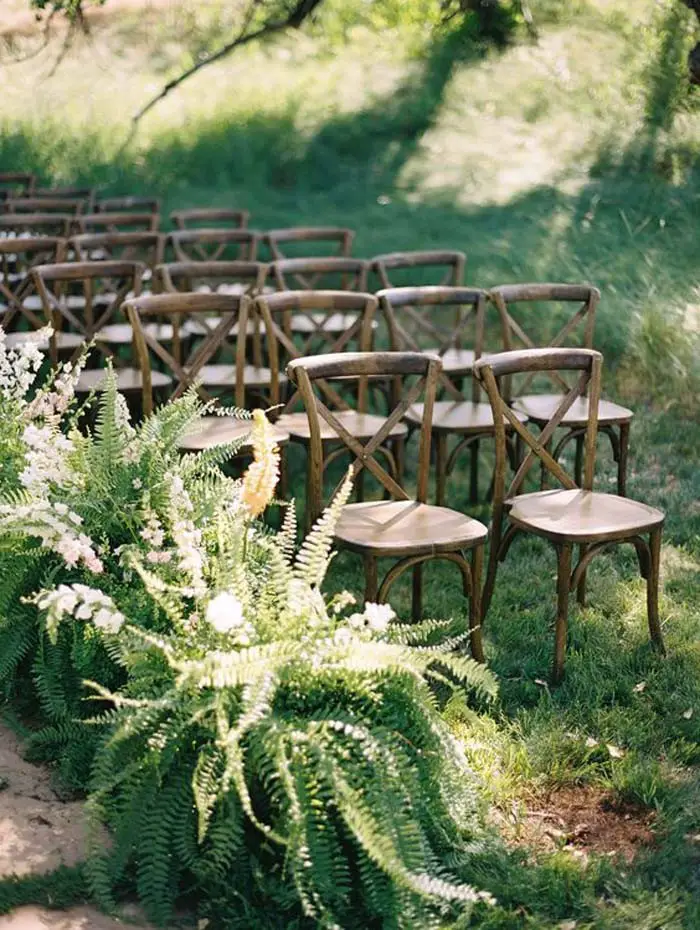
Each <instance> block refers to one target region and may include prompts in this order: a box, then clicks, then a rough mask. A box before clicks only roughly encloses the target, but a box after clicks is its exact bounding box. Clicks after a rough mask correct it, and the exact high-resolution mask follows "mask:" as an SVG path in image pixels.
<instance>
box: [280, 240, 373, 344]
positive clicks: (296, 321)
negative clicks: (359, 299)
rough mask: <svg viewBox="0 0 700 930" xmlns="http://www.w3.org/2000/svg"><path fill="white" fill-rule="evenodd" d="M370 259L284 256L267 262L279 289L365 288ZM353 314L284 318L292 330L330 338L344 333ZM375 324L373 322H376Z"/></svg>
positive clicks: (307, 315)
mask: <svg viewBox="0 0 700 930" xmlns="http://www.w3.org/2000/svg"><path fill="white" fill-rule="evenodd" d="M368 272H369V262H367V261H365V260H364V259H361V258H344V257H336V256H331V257H320V258H315V257H314V258H283V259H280V260H279V261H276V262H273V263H272V264H271V265H270V274H271V276H272V278H273V281H274V284H275V287H276V288H277V290H278V291H291V290H297V289H299V290H305V291H316V290H326V291H330V290H341V291H366V290H367V274H368ZM355 319H356V317H355V316H353V315H352V314H347V313H334V314H333V315H332V316H326V315H324V314H304V313H296V314H293V315H292V316H291V317H290V318H289V320H288V321H287V323H288V327H289V331H290V332H292V333H304V334H309V333H314V332H315V333H318V334H321V333H323V334H325V335H328V336H329V337H330V338H333V337H335V336H337V335H338V334H339V333H343V332H345V330H346V329H348V328H349V327H351V326H352V325H353V323H354V322H355ZM375 325H376V324H375Z"/></svg>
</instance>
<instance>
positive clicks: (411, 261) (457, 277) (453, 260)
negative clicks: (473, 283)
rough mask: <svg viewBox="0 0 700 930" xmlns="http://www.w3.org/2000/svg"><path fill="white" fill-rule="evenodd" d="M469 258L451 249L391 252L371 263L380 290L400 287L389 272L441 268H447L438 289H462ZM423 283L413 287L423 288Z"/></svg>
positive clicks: (376, 256) (374, 259)
mask: <svg viewBox="0 0 700 930" xmlns="http://www.w3.org/2000/svg"><path fill="white" fill-rule="evenodd" d="M466 263H467V256H466V255H465V254H464V252H458V251H456V250H453V249H452V250H451V249H427V250H422V251H407V252H389V253H386V254H385V255H375V257H374V258H373V259H372V261H371V266H372V271H374V273H375V274H376V275H377V277H378V278H379V282H380V288H381V289H382V290H386V289H388V288H395V287H399V286H401V285H399V284H398V283H397V282H393V281H391V280H390V278H389V271H391V270H396V269H401V270H403V269H407V268H441V267H443V266H445V274H444V275H443V279H442V281H440V282H439V284H438V285H437V286H438V287H461V286H462V284H463V282H464V269H465V267H466ZM422 285H423V282H422V281H421V282H419V284H418V285H413V284H412V285H410V286H411V287H415V286H422Z"/></svg>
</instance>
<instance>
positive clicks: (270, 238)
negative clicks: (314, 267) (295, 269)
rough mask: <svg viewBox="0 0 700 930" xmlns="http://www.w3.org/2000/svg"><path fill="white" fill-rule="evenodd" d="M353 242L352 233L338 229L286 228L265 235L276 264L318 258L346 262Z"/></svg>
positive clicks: (270, 231)
mask: <svg viewBox="0 0 700 930" xmlns="http://www.w3.org/2000/svg"><path fill="white" fill-rule="evenodd" d="M354 238H355V233H354V232H353V231H352V229H346V228H345V227H342V226H289V227H287V228H285V229H270V230H268V231H267V232H266V233H265V243H266V245H267V247H268V248H269V250H270V254H271V255H272V258H273V260H274V261H276V262H278V261H280V260H281V259H283V258H294V257H297V258H309V257H310V256H318V255H331V256H332V255H335V256H341V257H344V258H347V257H348V256H349V255H350V250H351V249H352V240H353V239H354Z"/></svg>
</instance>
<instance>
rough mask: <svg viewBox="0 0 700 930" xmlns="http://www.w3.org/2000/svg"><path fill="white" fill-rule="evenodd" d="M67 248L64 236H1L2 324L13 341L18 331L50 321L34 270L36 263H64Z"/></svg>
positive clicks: (0, 299)
mask: <svg viewBox="0 0 700 930" xmlns="http://www.w3.org/2000/svg"><path fill="white" fill-rule="evenodd" d="M65 249H66V242H65V239H61V238H59V237H57V236H32V237H16V238H12V239H0V324H2V327H3V329H4V330H5V331H6V332H7V333H9V334H10V335H9V336H8V341H10V343H11V341H12V340H11V337H12V336H13V335H14V334H15V333H17V334H19V333H21V331H22V330H23V329H24V330H37V329H41V328H42V327H43V326H45V325H46V324H47V322H48V320H47V318H46V316H45V314H44V309H43V304H42V302H41V298H40V297H39V295H38V293H37V290H36V282H35V279H34V277H33V275H32V274H31V271H32V268H34V267H36V266H37V265H44V264H52V263H56V262H62V261H63V258H64V255H65Z"/></svg>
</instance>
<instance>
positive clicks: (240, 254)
mask: <svg viewBox="0 0 700 930" xmlns="http://www.w3.org/2000/svg"><path fill="white" fill-rule="evenodd" d="M259 238H260V237H259V234H258V233H257V232H255V231H254V230H250V229H226V228H221V229H217V228H213V227H209V228H206V229H179V230H176V231H175V232H171V233H170V235H169V236H168V241H169V243H170V245H171V246H172V249H173V252H174V254H175V259H176V260H177V261H178V262H217V261H248V262H253V261H255V259H256V258H257V254H258V241H259Z"/></svg>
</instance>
